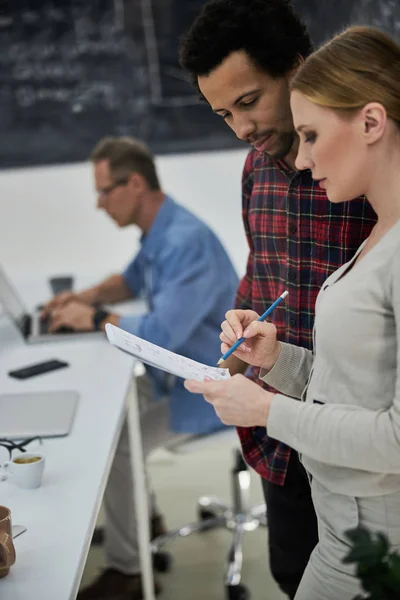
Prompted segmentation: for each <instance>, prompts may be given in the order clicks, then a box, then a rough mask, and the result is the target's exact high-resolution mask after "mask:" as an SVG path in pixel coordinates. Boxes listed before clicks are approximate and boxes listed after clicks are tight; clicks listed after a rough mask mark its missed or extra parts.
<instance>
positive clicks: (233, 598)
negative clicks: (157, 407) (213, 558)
mask: <svg viewBox="0 0 400 600" xmlns="http://www.w3.org/2000/svg"><path fill="white" fill-rule="evenodd" d="M232 433H233V435H235V436H236V433H235V432H233V430H232V429H229V430H228V431H227V430H223V431H220V432H217V433H213V434H210V435H205V436H200V437H195V438H189V439H188V440H187V441H185V442H183V443H181V444H177V445H176V446H172V447H171V446H169V447H168V449H169V450H171V451H172V452H179V453H182V451H183V452H184V453H191V452H192V451H193V450H194V449H196V451H198V450H200V449H201V447H202V446H203V445H204V446H205V445H207V448H209V445H210V437H211V436H212V438H213V439H216V438H220V439H224V437H225V438H226V436H227V434H229V435H232ZM231 486H232V497H231V504H230V505H228V504H226V503H225V502H224V501H223V500H221V499H220V498H217V497H216V496H201V497H200V498H199V499H198V502H197V515H198V519H197V521H195V522H193V523H187V524H186V525H182V526H181V527H178V528H177V529H175V530H171V531H169V532H167V533H166V534H164V535H161V536H159V537H157V538H155V539H154V540H152V542H151V550H152V553H153V563H154V567H155V568H156V569H157V570H160V571H166V570H168V568H169V562H170V557H169V555H168V554H167V553H165V552H163V550H162V549H163V548H164V547H165V545H166V544H168V543H169V542H170V541H172V540H174V539H177V538H183V537H187V536H188V535H191V534H193V533H198V532H202V531H208V530H210V529H214V528H217V527H218V528H219V527H223V528H226V529H229V530H230V531H231V532H232V543H231V545H230V548H229V550H228V555H227V558H226V563H225V573H224V586H225V597H226V600H250V591H249V589H248V588H247V587H246V586H245V585H244V584H243V583H242V581H241V571H242V564H243V551H242V541H243V536H244V534H245V533H246V532H250V531H254V530H256V529H257V528H258V527H259V526H260V525H263V526H266V525H267V519H266V507H265V504H260V505H257V506H251V505H250V472H249V468H248V466H247V465H246V463H245V462H244V459H243V457H242V454H241V452H240V451H239V450H238V449H235V450H234V463H233V467H232V469H231Z"/></svg>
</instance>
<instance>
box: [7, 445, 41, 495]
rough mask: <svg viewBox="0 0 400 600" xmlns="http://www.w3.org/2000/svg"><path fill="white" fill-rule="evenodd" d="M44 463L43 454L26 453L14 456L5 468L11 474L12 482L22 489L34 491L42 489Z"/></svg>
mask: <svg viewBox="0 0 400 600" xmlns="http://www.w3.org/2000/svg"><path fill="white" fill-rule="evenodd" d="M34 459H36V460H34ZM30 461H32V462H30ZM44 462H45V461H44V456H43V454H39V453H38V452H31V453H28V452H24V453H22V454H18V455H17V456H14V458H13V459H12V460H9V461H7V462H6V463H4V465H3V466H4V468H5V470H6V471H7V472H8V474H9V478H10V481H12V482H13V483H15V485H18V486H19V487H21V488H25V489H30V490H32V489H35V488H38V487H40V484H41V483H42V477H43V471H44Z"/></svg>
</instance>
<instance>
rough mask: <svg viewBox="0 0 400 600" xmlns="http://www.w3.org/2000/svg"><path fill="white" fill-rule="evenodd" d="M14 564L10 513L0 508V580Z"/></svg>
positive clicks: (7, 509) (4, 507)
mask: <svg viewBox="0 0 400 600" xmlns="http://www.w3.org/2000/svg"><path fill="white" fill-rule="evenodd" d="M14 563H15V548H14V544H13V541H12V528H11V511H10V509H9V508H7V507H6V506H0V578H1V577H5V576H6V575H8V573H9V571H10V567H11V566H12V565H13V564H14Z"/></svg>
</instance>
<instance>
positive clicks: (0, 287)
mask: <svg viewBox="0 0 400 600" xmlns="http://www.w3.org/2000/svg"><path fill="white" fill-rule="evenodd" d="M0 304H1V305H2V307H3V309H4V311H5V312H6V313H7V314H8V315H9V316H10V317H11V319H12V320H13V321H14V323H15V324H16V325H17V327H18V328H19V329H21V331H22V330H23V329H24V327H25V321H26V317H27V311H26V310H25V307H24V305H23V304H22V302H21V300H20V299H19V297H18V294H17V292H16V291H15V290H14V288H13V286H12V285H11V283H10V281H9V280H8V278H7V276H6V274H5V273H4V271H3V269H2V268H1V267H0Z"/></svg>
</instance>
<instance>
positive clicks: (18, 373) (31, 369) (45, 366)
mask: <svg viewBox="0 0 400 600" xmlns="http://www.w3.org/2000/svg"><path fill="white" fill-rule="evenodd" d="M65 367H69V364H68V363H67V362H64V361H62V360H57V359H55V358H54V359H52V360H45V361H43V362H40V363H35V364H33V365H27V366H26V367H21V368H20V369H16V370H14V371H9V372H8V374H9V376H10V377H14V379H29V377H35V375H42V374H43V373H49V372H50V371H55V370H57V369H63V368H65Z"/></svg>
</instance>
